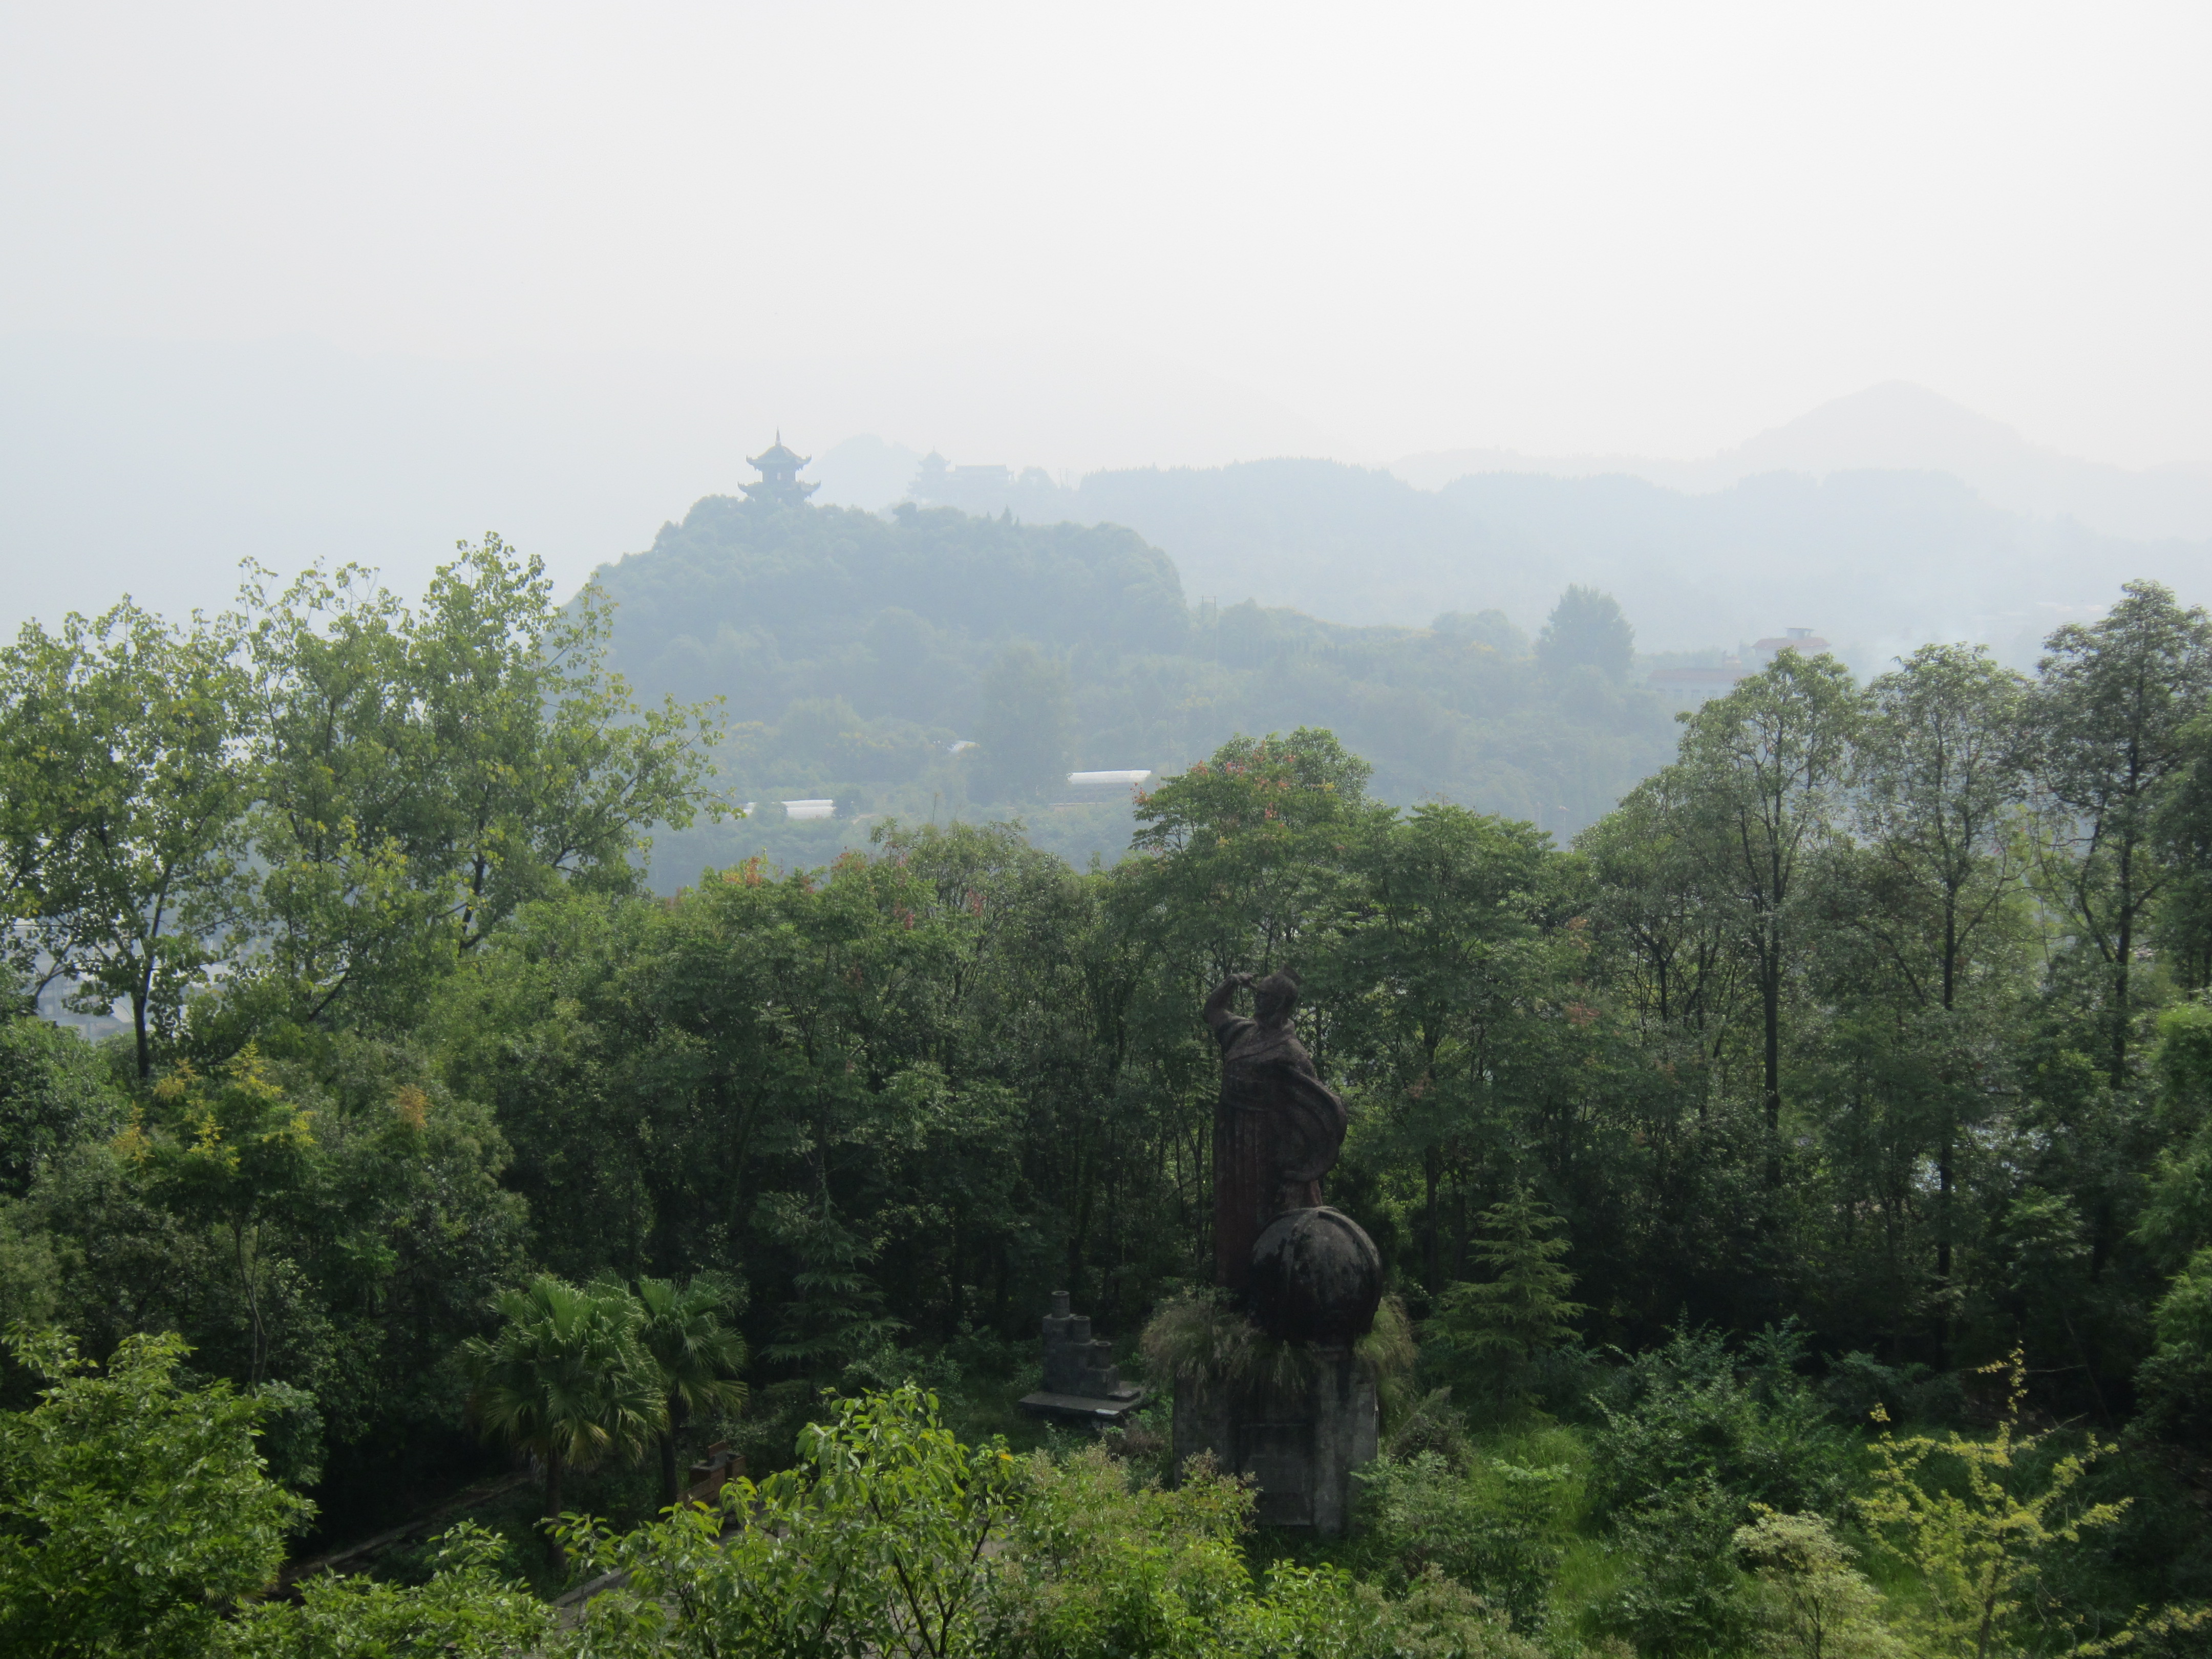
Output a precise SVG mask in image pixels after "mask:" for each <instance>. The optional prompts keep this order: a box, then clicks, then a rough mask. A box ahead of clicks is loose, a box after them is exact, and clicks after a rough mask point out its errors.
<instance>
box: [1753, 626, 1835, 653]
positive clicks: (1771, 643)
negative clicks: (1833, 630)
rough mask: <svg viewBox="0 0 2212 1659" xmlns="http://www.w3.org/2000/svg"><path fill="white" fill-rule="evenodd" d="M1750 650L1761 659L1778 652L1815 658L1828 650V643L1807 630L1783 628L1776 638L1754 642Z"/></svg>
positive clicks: (1810, 630)
mask: <svg viewBox="0 0 2212 1659" xmlns="http://www.w3.org/2000/svg"><path fill="white" fill-rule="evenodd" d="M1751 648H1752V649H1753V651H1755V652H1757V653H1759V655H1760V656H1762V657H1771V656H1773V655H1774V654H1775V653H1777V652H1780V651H1795V652H1796V653H1798V654H1799V655H1800V656H1806V657H1815V656H1818V655H1819V654H1820V653H1821V652H1823V651H1826V649H1827V648H1828V642H1827V641H1826V640H1824V639H1822V638H1821V637H1820V635H1818V634H1815V633H1814V631H1813V630H1812V629H1809V628H1785V629H1783V630H1782V633H1781V635H1780V636H1779V637H1778V638H1769V639H1764V640H1759V641H1753V645H1752V647H1751Z"/></svg>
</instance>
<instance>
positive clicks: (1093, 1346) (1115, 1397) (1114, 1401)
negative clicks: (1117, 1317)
mask: <svg viewBox="0 0 2212 1659" xmlns="http://www.w3.org/2000/svg"><path fill="white" fill-rule="evenodd" d="M1020 1403H1021V1408H1022V1409H1023V1410H1024V1411H1025V1412H1028V1413H1030V1415H1032V1416H1035V1417H1049V1418H1053V1419H1057V1420H1058V1421H1060V1422H1085V1423H1095V1424H1102V1425H1110V1424H1115V1423H1119V1422H1120V1421H1121V1419H1123V1418H1125V1417H1127V1415H1128V1414H1129V1413H1131V1412H1133V1411H1135V1410H1136V1409H1137V1407H1139V1406H1141V1405H1143V1404H1144V1403H1145V1391H1144V1390H1143V1389H1136V1388H1131V1387H1130V1386H1129V1385H1128V1384H1127V1383H1124V1382H1122V1381H1121V1368H1120V1367H1118V1366H1117V1365H1115V1363H1114V1345H1113V1344H1112V1343H1111V1342H1109V1341H1107V1340H1105V1339H1104V1338H1103V1337H1095V1336H1093V1335H1091V1317H1090V1316H1089V1315H1087V1314H1079V1313H1074V1312H1072V1311H1071V1310H1069V1307H1068V1297H1067V1292H1066V1291H1054V1292H1053V1293H1052V1311H1051V1312H1049V1313H1048V1314H1046V1315H1045V1316H1044V1387H1043V1388H1042V1389H1038V1390H1037V1391H1036V1393H1035V1394H1031V1395H1024V1396H1023V1398H1022V1401H1021V1402H1020Z"/></svg>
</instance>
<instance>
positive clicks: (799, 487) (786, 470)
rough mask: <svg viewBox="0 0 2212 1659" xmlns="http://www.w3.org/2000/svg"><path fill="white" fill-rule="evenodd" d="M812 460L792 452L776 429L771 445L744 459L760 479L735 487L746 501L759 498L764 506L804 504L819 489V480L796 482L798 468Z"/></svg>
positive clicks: (801, 505)
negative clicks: (784, 444)
mask: <svg viewBox="0 0 2212 1659" xmlns="http://www.w3.org/2000/svg"><path fill="white" fill-rule="evenodd" d="M812 459H814V458H813V457H812V456H811V455H794V454H793V453H791V451H789V450H787V449H786V448H785V447H783V434H781V432H779V433H777V434H776V435H775V447H773V448H771V449H769V450H767V451H765V452H764V453H761V454H758V455H749V456H747V457H746V458H745V465H747V466H750V467H754V468H757V469H758V471H759V472H760V475H761V476H760V482H759V483H749V484H739V485H738V489H742V490H744V492H745V499H746V500H747V501H758V502H760V503H761V504H762V505H763V507H803V506H805V503H806V498H807V497H808V496H809V495H812V494H813V493H814V492H815V491H816V490H817V489H821V488H822V486H821V485H820V484H818V483H799V468H800V467H802V466H805V465H807V464H808V463H809V462H810V461H811V460H812Z"/></svg>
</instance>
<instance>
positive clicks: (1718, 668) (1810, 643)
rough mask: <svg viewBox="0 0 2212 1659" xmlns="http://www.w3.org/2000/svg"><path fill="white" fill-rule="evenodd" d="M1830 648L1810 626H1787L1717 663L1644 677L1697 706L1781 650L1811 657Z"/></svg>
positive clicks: (1670, 697)
mask: <svg viewBox="0 0 2212 1659" xmlns="http://www.w3.org/2000/svg"><path fill="white" fill-rule="evenodd" d="M1828 648H1829V647H1828V642H1827V641H1826V640H1824V639H1822V638H1821V637H1820V635H1818V634H1815V633H1814V631H1813V630H1812V629H1809V628H1785V629H1783V630H1782V632H1781V633H1780V634H1778V635H1770V636H1769V637H1768V638H1766V639H1763V640H1758V641H1753V644H1752V645H1751V647H1749V648H1748V649H1747V650H1745V649H1741V648H1739V650H1738V652H1737V653H1736V654H1735V655H1734V656H1729V657H1723V658H1722V659H1720V660H1719V661H1718V662H1717V663H1713V664H1711V665H1705V666H1700V667H1695V668H1655V669H1653V670H1652V671H1650V674H1648V675H1646V676H1645V677H1644V684H1647V685H1649V686H1650V688H1651V689H1652V690H1654V691H1656V692H1657V693H1658V694H1659V695H1660V696H1662V697H1664V698H1666V699H1667V700H1668V702H1673V703H1675V704H1677V705H1679V706H1680V707H1682V708H1696V707H1697V706H1698V705H1699V703H1701V702H1705V700H1706V699H1707V698H1709V697H1720V696H1727V695H1728V693H1729V690H1732V689H1733V688H1734V687H1735V683H1736V682H1737V681H1738V680H1741V679H1742V678H1744V677H1745V676H1746V675H1747V674H1753V673H1756V672H1757V671H1759V669H1760V668H1763V667H1765V665H1767V664H1768V663H1770V662H1772V661H1773V660H1774V658H1775V654H1776V653H1778V652H1782V651H1796V652H1799V653H1802V654H1803V655H1805V656H1808V657H1810V656H1814V655H1817V654H1818V653H1820V652H1823V651H1826V650H1827V649H1828ZM1747 659H1750V660H1749V661H1748V663H1747Z"/></svg>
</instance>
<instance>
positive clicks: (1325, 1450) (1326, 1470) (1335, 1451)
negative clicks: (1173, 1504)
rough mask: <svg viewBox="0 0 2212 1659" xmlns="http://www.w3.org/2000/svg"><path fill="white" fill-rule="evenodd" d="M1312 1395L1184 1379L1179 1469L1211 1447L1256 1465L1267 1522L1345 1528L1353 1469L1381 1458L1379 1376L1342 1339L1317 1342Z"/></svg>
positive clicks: (1232, 1465)
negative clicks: (1257, 1393) (1230, 1389)
mask: <svg viewBox="0 0 2212 1659" xmlns="http://www.w3.org/2000/svg"><path fill="white" fill-rule="evenodd" d="M1312 1358H1313V1384H1312V1389H1311V1391H1310V1395H1309V1397H1307V1398H1305V1399H1303V1400H1291V1401H1280V1400H1277V1401H1257V1400H1237V1399H1232V1398H1231V1397H1229V1396H1228V1395H1227V1393H1226V1391H1225V1390H1215V1391H1212V1392H1209V1393H1207V1394H1206V1396H1205V1397H1204V1398H1203V1399H1201V1398H1200V1395H1199V1391H1198V1390H1197V1389H1194V1388H1193V1387H1192V1386H1191V1385H1190V1384H1188V1383H1178V1384H1176V1398H1175V1462H1176V1471H1177V1472H1178V1474H1180V1472H1181V1471H1182V1467H1183V1465H1184V1464H1185V1463H1187V1462H1189V1461H1190V1460H1191V1459H1192V1458H1194V1457H1195V1456H1197V1455H1199V1454H1200V1452H1211V1453H1212V1455H1213V1461H1214V1462H1215V1463H1216V1464H1217V1465H1218V1467H1219V1468H1221V1469H1222V1470H1223V1472H1224V1473H1225V1474H1248V1475H1249V1476H1251V1477H1252V1480H1253V1482H1254V1484H1255V1486H1258V1488H1259V1505H1258V1508H1257V1510H1256V1512H1255V1516H1254V1519H1255V1520H1256V1521H1258V1522H1259V1523H1260V1524H1261V1526H1266V1527H1310V1528H1312V1529H1313V1530H1314V1531H1315V1532H1316V1533H1318V1534H1321V1535H1322V1536H1323V1537H1329V1538H1334V1537H1340V1536H1341V1535H1342V1534H1344V1532H1345V1531H1346V1529H1347V1528H1348V1527H1349V1526H1350V1524H1351V1519H1352V1471H1353V1470H1354V1469H1357V1468H1362V1467H1363V1466H1364V1465H1365V1464H1367V1463H1369V1462H1372V1461H1373V1460H1374V1457H1375V1454H1376V1446H1377V1442H1378V1439H1379V1436H1380V1431H1381V1417H1380V1413H1379V1412H1378V1409H1377V1406H1376V1397H1375V1378H1374V1376H1373V1374H1372V1373H1371V1372H1370V1370H1368V1368H1367V1367H1366V1366H1364V1365H1363V1364H1360V1363H1359V1362H1358V1360H1356V1359H1354V1358H1352V1354H1351V1352H1350V1351H1349V1350H1346V1349H1342V1348H1334V1349H1332V1348H1316V1349H1314V1350H1313V1351H1312Z"/></svg>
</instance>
